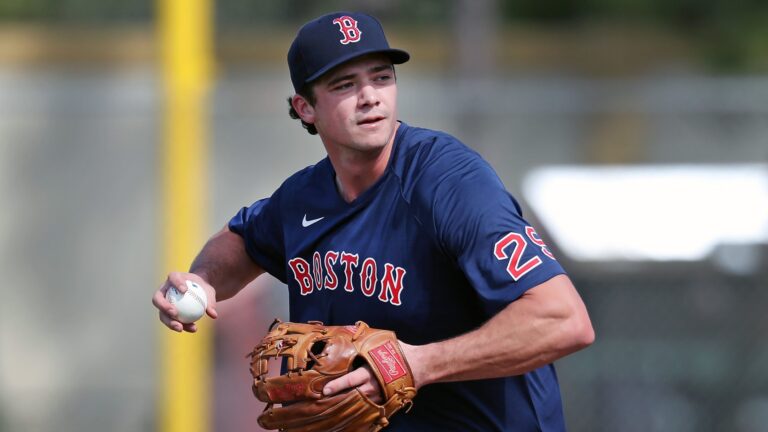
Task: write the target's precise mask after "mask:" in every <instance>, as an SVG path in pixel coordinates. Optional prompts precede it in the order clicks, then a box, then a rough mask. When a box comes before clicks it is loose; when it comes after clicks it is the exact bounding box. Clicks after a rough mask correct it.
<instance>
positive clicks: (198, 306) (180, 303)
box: [165, 280, 208, 324]
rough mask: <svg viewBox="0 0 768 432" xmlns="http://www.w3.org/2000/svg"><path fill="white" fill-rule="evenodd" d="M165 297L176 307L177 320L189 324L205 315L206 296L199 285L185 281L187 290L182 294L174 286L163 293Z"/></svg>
mask: <svg viewBox="0 0 768 432" xmlns="http://www.w3.org/2000/svg"><path fill="white" fill-rule="evenodd" d="M165 298H166V299H167V300H168V301H169V302H170V303H171V304H172V305H173V306H174V307H175V308H176V311H177V312H178V317H179V321H181V322H183V323H185V324H189V323H193V322H195V321H197V320H199V319H200V318H202V317H203V315H205V308H206V307H208V297H207V296H206V295H205V290H203V287H201V286H200V285H198V284H196V283H194V282H192V281H189V280H188V281H187V292H185V293H184V294H182V293H181V292H179V290H177V289H176V287H171V288H169V289H168V291H167V292H166V293H165Z"/></svg>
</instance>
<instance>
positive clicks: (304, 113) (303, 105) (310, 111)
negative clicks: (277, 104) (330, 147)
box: [291, 94, 315, 124]
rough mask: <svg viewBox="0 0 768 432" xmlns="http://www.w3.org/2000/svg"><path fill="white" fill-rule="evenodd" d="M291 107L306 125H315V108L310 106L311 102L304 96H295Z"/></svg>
mask: <svg viewBox="0 0 768 432" xmlns="http://www.w3.org/2000/svg"><path fill="white" fill-rule="evenodd" d="M291 105H292V106H293V109H294V110H295V111H296V114H298V115H299V117H301V120H302V121H304V123H309V124H313V123H314V122H315V107H313V106H312V105H310V104H309V101H308V100H307V99H306V98H304V96H301V95H298V94H295V95H293V98H292V99H291Z"/></svg>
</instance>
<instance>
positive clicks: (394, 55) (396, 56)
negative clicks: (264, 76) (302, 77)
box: [304, 48, 411, 85]
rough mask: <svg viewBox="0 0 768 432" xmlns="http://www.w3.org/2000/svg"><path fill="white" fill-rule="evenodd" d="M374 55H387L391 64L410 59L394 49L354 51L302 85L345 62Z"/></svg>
mask: <svg viewBox="0 0 768 432" xmlns="http://www.w3.org/2000/svg"><path fill="white" fill-rule="evenodd" d="M376 53H381V54H386V55H388V56H389V58H390V60H392V64H403V63H405V62H407V61H408V60H410V58H411V55H410V54H408V53H407V52H405V51H403V50H399V49H396V48H390V49H385V50H381V49H372V50H368V51H356V52H354V53H350V54H349V55H346V56H343V57H339V58H338V59H336V61H334V62H331V63H330V64H327V65H325V67H323V68H322V69H320V70H318V71H317V72H315V73H314V74H312V75H311V76H310V77H309V78H307V80H306V81H305V82H304V84H305V85H306V84H309V83H311V82H313V81H316V80H317V79H318V78H320V77H321V76H323V75H324V74H325V73H326V72H328V71H330V70H331V69H333V68H335V67H336V66H339V65H341V64H343V63H346V62H348V61H350V60H353V59H356V58H358V57H361V56H364V55H368V54H376Z"/></svg>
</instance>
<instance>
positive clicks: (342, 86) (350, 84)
mask: <svg viewBox="0 0 768 432" xmlns="http://www.w3.org/2000/svg"><path fill="white" fill-rule="evenodd" d="M350 87H352V83H342V84H339V85H337V86H336V87H334V88H333V89H334V90H345V89H348V88H350Z"/></svg>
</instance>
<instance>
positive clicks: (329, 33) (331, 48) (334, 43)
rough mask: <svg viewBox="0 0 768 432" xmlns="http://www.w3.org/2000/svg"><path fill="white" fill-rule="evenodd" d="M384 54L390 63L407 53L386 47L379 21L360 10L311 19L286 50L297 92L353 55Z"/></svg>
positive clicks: (399, 59) (406, 59)
mask: <svg viewBox="0 0 768 432" xmlns="http://www.w3.org/2000/svg"><path fill="white" fill-rule="evenodd" d="M371 53H383V54H387V55H388V56H389V58H390V59H391V60H392V63H393V64H401V63H405V62H407V61H408V59H410V58H411V56H410V55H409V54H408V53H407V52H405V51H403V50H399V49H393V48H390V47H389V43H387V38H386V37H385V36H384V29H383V28H382V27H381V23H379V21H378V20H377V19H376V18H374V17H372V16H370V15H366V14H363V13H357V12H335V13H331V14H328V15H323V16H321V17H320V18H317V19H315V20H312V21H310V22H308V23H306V24H304V26H302V27H301V29H299V32H298V33H297V34H296V39H294V40H293V43H292V44H291V48H290V49H289V50H288V68H289V69H290V71H291V82H293V88H294V90H296V92H297V93H298V92H299V91H300V90H301V89H302V88H303V87H304V86H305V85H306V84H308V83H311V82H312V81H314V80H316V79H318V78H320V77H321V76H322V75H323V74H324V73H326V72H328V71H329V70H331V69H333V68H334V67H336V66H338V65H340V64H342V63H344V62H346V61H349V60H352V59H354V58H356V57H359V56H362V55H365V54H371Z"/></svg>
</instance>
